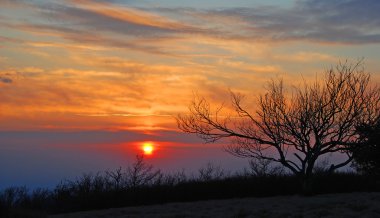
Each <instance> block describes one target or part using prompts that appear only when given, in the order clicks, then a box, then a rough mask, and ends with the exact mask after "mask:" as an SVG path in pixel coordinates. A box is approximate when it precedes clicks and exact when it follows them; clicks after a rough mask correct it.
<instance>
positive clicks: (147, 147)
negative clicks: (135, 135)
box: [142, 142, 154, 155]
mask: <svg viewBox="0 0 380 218" xmlns="http://www.w3.org/2000/svg"><path fill="white" fill-rule="evenodd" d="M142 150H143V152H144V154H145V155H151V154H153V151H154V146H153V143H151V142H144V143H143V145H142Z"/></svg>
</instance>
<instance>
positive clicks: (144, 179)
mask: <svg viewBox="0 0 380 218" xmlns="http://www.w3.org/2000/svg"><path fill="white" fill-rule="evenodd" d="M126 177H127V185H128V187H130V188H136V187H139V186H144V185H152V184H153V183H155V182H156V181H155V180H157V179H160V177H162V173H161V170H155V169H154V168H153V166H152V165H149V164H147V163H146V162H145V161H144V156H140V155H137V156H136V161H135V162H134V163H133V164H132V167H128V168H127V171H126Z"/></svg>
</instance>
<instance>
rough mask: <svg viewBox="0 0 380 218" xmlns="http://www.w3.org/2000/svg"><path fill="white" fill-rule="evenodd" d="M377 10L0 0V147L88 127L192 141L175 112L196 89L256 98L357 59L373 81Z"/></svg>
mask: <svg viewBox="0 0 380 218" xmlns="http://www.w3.org/2000/svg"><path fill="white" fill-rule="evenodd" d="M379 11H380V1H378V0H360V1H359V0H281V1H274V0H273V1H259V0H234V1H224V0H218V1H217V0H191V1H175V0H160V1H157V0H109V1H106V0H0V131H1V132H0V139H1V140H2V141H0V151H1V150H3V152H0V153H2V154H3V155H4V156H5V155H6V154H9V153H10V151H11V150H12V149H11V145H12V146H15V145H16V144H17V145H18V146H19V147H20V146H21V147H22V146H25V145H26V142H28V143H30V142H31V141H32V142H33V143H32V144H36V145H37V144H38V143H39V142H40V141H41V140H42V141H44V145H46V146H49V145H48V144H49V142H55V143H56V139H57V138H58V139H60V137H61V138H62V140H68V142H70V143H72V144H76V143H80V142H82V141H83V140H84V141H86V140H88V141H86V142H88V143H90V142H92V141H91V140H93V139H92V136H88V135H86V136H83V137H84V138H85V139H83V138H81V137H82V135H81V137H79V136H78V135H75V136H72V134H74V133H78V134H79V133H83V134H85V133H86V134H87V133H88V131H90V133H91V131H93V132H96V133H97V134H100V133H101V134H111V133H112V136H109V135H107V136H104V137H103V138H102V139H101V141H102V143H103V144H106V143H107V140H108V139H109V141H112V140H115V139H114V138H115V137H116V138H117V143H121V142H122V141H123V140H124V139H121V138H120V137H121V136H119V135H118V136H115V134H116V135H117V134H119V133H122V134H124V136H123V137H125V138H126V139H125V140H126V141H129V142H138V141H151V140H159V141H165V142H168V143H169V144H170V145H172V146H175V144H177V146H180V144H187V145H191V144H194V145H195V144H199V143H200V141H199V140H197V139H196V138H195V137H192V136H186V137H185V136H183V135H182V134H181V133H180V132H179V130H178V129H177V126H176V122H175V119H174V116H176V115H177V114H181V113H187V107H188V105H189V103H190V101H191V100H192V98H193V96H194V93H197V94H198V95H200V96H204V97H206V98H207V99H209V100H210V101H211V102H214V103H216V104H217V103H222V102H227V103H228V100H229V99H228V93H229V90H232V91H236V92H241V93H243V94H246V95H248V96H253V97H254V96H256V95H257V94H258V93H260V92H261V91H262V90H263V86H264V85H265V82H266V81H268V80H269V79H271V78H283V79H284V80H285V82H287V83H288V84H293V85H296V84H297V82H299V81H301V80H302V79H306V80H308V79H311V78H312V79H314V78H315V77H316V75H318V74H321V73H323V71H324V70H326V69H327V68H329V67H330V66H333V65H335V64H336V63H338V62H339V61H345V60H346V59H348V60H352V61H355V60H358V59H361V58H364V64H365V68H366V71H368V72H371V73H372V76H373V79H374V80H375V81H380V60H379V58H380V13H379ZM253 99H254V98H253ZM68 132H69V133H72V134H71V136H63V135H62V134H67V133H68ZM90 133H88V134H90ZM38 134H40V135H38ZM52 134H58V135H52ZM59 134H61V135H59ZM94 134H95V133H94ZM36 135H38V137H37V136H36ZM127 136H128V137H127ZM150 136H151V137H150ZM55 137H56V138H55ZM16 139H17V140H16ZM33 139H35V141H33ZM76 139H77V140H76ZM90 139H91V140H90ZM49 140H50V141H49ZM81 140H82V141H81ZM97 142H98V141H97ZM112 142H113V141H112ZM110 143H111V142H110ZM66 144H67V143H66ZM12 148H13V147H12ZM49 149H52V148H51V146H50V148H49ZM54 149H56V148H54ZM4 151H8V153H7V152H4ZM18 151H21V150H18ZM37 156H38V155H37ZM37 156H36V157H37ZM18 158H21V157H18ZM1 159H2V160H0V162H1V163H2V164H0V165H3V164H13V163H14V162H11V160H10V158H8V159H7V158H5V160H4V158H1ZM16 159H17V158H16ZM6 161H8V162H6ZM46 161H47V160H46ZM20 167H21V166H20ZM20 169H21V168H20Z"/></svg>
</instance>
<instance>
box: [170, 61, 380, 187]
mask: <svg viewBox="0 0 380 218" xmlns="http://www.w3.org/2000/svg"><path fill="white" fill-rule="evenodd" d="M287 90H290V92H289V91H287ZM231 99H232V105H233V107H234V109H235V111H236V114H237V115H236V116H234V117H233V116H221V112H220V111H221V108H218V109H217V110H216V111H214V110H212V109H211V107H210V104H209V103H208V102H207V101H206V100H205V99H204V98H199V97H197V98H195V100H194V101H193V102H192V103H191V105H190V107H189V110H190V114H189V115H179V116H178V117H177V123H178V127H179V128H180V129H181V130H182V131H184V132H187V133H195V134H197V135H198V136H199V137H201V138H202V139H204V140H205V141H206V142H215V141H217V140H219V139H223V138H230V139H232V140H231V144H230V145H228V146H227V147H226V150H227V151H228V152H229V153H231V154H233V155H236V156H239V157H249V158H256V159H260V160H269V161H272V162H278V163H280V164H282V165H283V166H284V167H285V168H287V169H288V170H290V171H291V172H293V173H294V174H295V175H298V176H300V177H301V178H302V179H303V181H307V180H308V178H309V177H310V176H311V175H312V173H313V168H314V165H315V163H316V161H317V159H318V158H319V157H321V156H322V155H326V154H331V153H337V152H339V153H342V154H344V155H346V159H345V160H344V161H342V162H340V163H335V164H331V165H330V166H329V168H328V170H329V171H331V172H332V171H334V170H336V169H338V168H340V167H343V166H345V165H347V164H348V163H350V162H351V160H352V158H353V157H352V155H351V153H350V149H351V148H352V147H355V146H358V145H360V143H361V141H360V137H359V136H358V132H357V129H356V127H357V126H358V125H359V124H363V123H372V122H374V120H376V118H377V117H378V116H379V111H380V90H379V88H378V87H377V86H371V83H370V75H369V74H368V73H365V72H364V68H363V64H362V62H361V61H359V62H358V63H356V64H349V63H347V62H344V63H340V64H338V65H337V66H336V67H332V68H331V69H329V70H327V72H326V73H325V75H324V78H323V79H322V80H318V79H316V81H314V82H313V83H311V84H310V83H307V82H306V81H304V82H303V84H302V85H301V86H299V87H290V88H288V89H285V87H284V84H283V81H282V80H279V81H274V80H272V81H271V82H270V83H269V84H268V86H267V87H266V92H265V94H263V95H260V96H259V99H258V102H257V107H256V109H255V110H254V112H253V113H252V112H250V111H249V110H248V109H247V108H245V107H244V106H243V103H242V100H243V96H242V95H239V94H234V93H231Z"/></svg>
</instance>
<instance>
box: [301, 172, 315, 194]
mask: <svg viewBox="0 0 380 218" xmlns="http://www.w3.org/2000/svg"><path fill="white" fill-rule="evenodd" d="M301 184H302V195H305V196H310V195H313V180H312V178H311V176H305V175H303V176H302V177H301Z"/></svg>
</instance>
